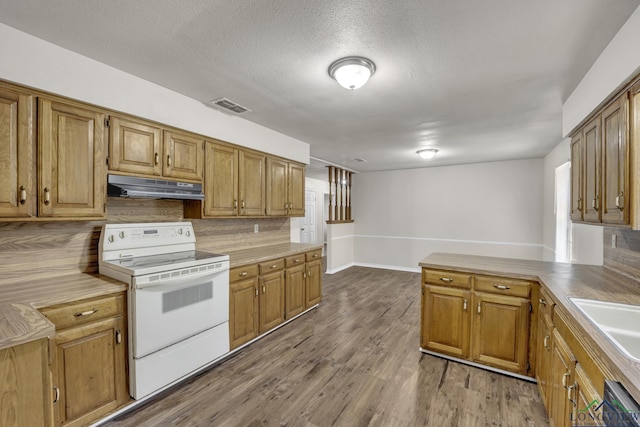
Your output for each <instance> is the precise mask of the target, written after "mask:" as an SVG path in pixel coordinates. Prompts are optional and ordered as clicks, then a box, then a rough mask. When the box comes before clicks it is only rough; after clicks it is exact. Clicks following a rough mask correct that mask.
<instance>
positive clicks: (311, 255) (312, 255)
mask: <svg viewBox="0 0 640 427" xmlns="http://www.w3.org/2000/svg"><path fill="white" fill-rule="evenodd" d="M320 258H322V249H318V250H316V251H311V252H307V262H309V261H314V260H316V259H320Z"/></svg>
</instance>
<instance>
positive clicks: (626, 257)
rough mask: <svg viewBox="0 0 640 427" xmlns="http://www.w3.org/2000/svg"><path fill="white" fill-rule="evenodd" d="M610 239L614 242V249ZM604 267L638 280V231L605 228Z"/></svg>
mask: <svg viewBox="0 0 640 427" xmlns="http://www.w3.org/2000/svg"><path fill="white" fill-rule="evenodd" d="M614 235H615V238H614V237H613V236H614ZM612 239H615V241H616V243H615V246H616V247H615V248H613V247H612ZM604 265H605V266H606V267H608V268H610V269H612V270H616V271H619V272H621V273H623V274H626V275H628V276H632V277H635V278H636V279H639V280H640V231H633V230H628V229H624V228H614V227H605V229H604Z"/></svg>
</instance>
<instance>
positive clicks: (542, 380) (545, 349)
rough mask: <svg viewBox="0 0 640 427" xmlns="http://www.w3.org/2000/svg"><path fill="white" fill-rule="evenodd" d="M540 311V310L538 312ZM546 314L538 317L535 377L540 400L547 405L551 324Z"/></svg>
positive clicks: (549, 396) (549, 388) (549, 395)
mask: <svg viewBox="0 0 640 427" xmlns="http://www.w3.org/2000/svg"><path fill="white" fill-rule="evenodd" d="M538 313H540V312H538ZM550 322H551V320H550V319H549V318H548V317H547V316H540V314H539V317H538V331H537V332H538V334H537V340H536V341H537V346H538V347H537V349H536V350H537V354H536V379H537V380H538V388H539V389H540V396H541V397H542V402H543V403H544V405H545V406H546V407H548V406H549V402H550V399H551V387H550V382H551V379H550V375H551V367H550V365H551V331H552V330H553V325H552V324H551V323H550Z"/></svg>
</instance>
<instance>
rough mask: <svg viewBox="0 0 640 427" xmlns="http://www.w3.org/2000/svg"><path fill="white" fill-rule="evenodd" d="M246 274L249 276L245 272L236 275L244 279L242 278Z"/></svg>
mask: <svg viewBox="0 0 640 427" xmlns="http://www.w3.org/2000/svg"><path fill="white" fill-rule="evenodd" d="M247 274H249V273H247V272H246V271H243V272H242V273H240V274H238V276H240V277H244V276H246V275H247Z"/></svg>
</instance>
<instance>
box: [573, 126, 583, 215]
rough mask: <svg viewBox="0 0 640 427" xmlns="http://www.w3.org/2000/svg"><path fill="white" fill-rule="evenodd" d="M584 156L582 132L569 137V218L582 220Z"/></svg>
mask: <svg viewBox="0 0 640 427" xmlns="http://www.w3.org/2000/svg"><path fill="white" fill-rule="evenodd" d="M583 171H584V158H583V155H582V132H578V133H577V134H576V135H574V136H573V138H571V220H572V221H582V211H583V209H584V194H583V190H584V187H583V182H584V175H583Z"/></svg>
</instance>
